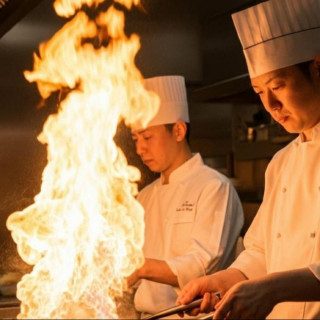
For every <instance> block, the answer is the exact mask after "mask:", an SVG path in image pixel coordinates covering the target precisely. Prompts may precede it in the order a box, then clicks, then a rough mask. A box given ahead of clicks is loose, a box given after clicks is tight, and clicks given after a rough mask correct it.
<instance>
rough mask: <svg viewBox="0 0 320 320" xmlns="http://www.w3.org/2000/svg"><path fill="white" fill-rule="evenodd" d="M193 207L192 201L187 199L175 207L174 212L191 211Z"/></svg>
mask: <svg viewBox="0 0 320 320" xmlns="http://www.w3.org/2000/svg"><path fill="white" fill-rule="evenodd" d="M193 208H194V202H193V203H190V202H189V201H188V200H186V201H184V202H183V203H182V204H181V205H180V206H179V207H177V208H176V212H182V211H192V210H193Z"/></svg>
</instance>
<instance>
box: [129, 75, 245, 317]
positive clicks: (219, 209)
mask: <svg viewBox="0 0 320 320" xmlns="http://www.w3.org/2000/svg"><path fill="white" fill-rule="evenodd" d="M145 86H146V88H147V89H148V90H150V91H154V92H155V93H156V94H157V95H158V96H159V98H160V108H159V111H158V113H157V114H156V116H155V117H154V118H153V119H152V120H151V121H150V122H149V124H148V126H147V127H146V128H139V127H134V128H133V130H132V138H133V140H134V141H135V144H136V151H137V153H138V154H139V156H140V157H141V159H142V161H143V162H144V164H145V165H147V166H148V167H149V169H150V170H151V171H154V172H159V173H161V175H160V178H159V179H157V180H156V181H154V182H153V183H151V184H150V185H148V186H147V187H145V188H144V189H143V190H142V191H141V192H140V193H139V195H138V200H139V201H140V202H141V204H142V205H143V207H144V209H145V244H144V255H145V258H146V260H145V263H144V265H143V266H142V268H141V269H139V270H137V271H136V272H135V273H134V274H133V275H132V276H130V277H129V279H128V283H129V285H133V284H134V283H136V282H137V281H138V280H141V282H140V285H139V287H138V289H137V291H136V294H135V307H136V309H137V310H138V311H140V312H142V313H143V314H154V313H156V312H159V311H161V310H163V309H167V308H169V307H173V306H174V305H175V301H176V299H177V291H178V289H179V288H181V287H183V286H184V285H185V284H186V283H187V282H188V281H189V280H191V279H193V278H196V277H199V276H201V275H205V274H208V273H211V272H213V271H217V270H220V269H223V268H226V267H227V266H228V265H230V263H231V262H232V261H233V260H234V258H235V256H234V254H235V244H236V242H237V239H238V236H239V233H240V231H241V228H242V226H243V211H242V206H241V203H240V201H239V198H238V195H237V193H236V191H235V189H234V188H233V186H232V184H231V183H230V181H229V180H228V178H227V177H225V176H224V175H222V174H220V173H219V172H217V171H216V170H214V169H211V168H209V167H208V166H206V165H204V163H203V161H202V158H201V156H200V154H198V153H197V154H195V155H193V154H192V153H191V151H190V148H189V144H188V142H187V139H186V135H187V131H188V125H187V123H188V122H189V113H188V103H187V95H186V88H185V81H184V78H183V77H182V76H162V77H155V78H150V79H146V80H145Z"/></svg>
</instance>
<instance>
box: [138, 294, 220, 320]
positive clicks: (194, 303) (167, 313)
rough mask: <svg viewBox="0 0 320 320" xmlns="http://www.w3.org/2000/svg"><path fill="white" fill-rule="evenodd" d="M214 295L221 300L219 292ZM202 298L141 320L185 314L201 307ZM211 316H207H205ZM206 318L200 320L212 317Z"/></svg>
mask: <svg viewBox="0 0 320 320" xmlns="http://www.w3.org/2000/svg"><path fill="white" fill-rule="evenodd" d="M215 295H216V296H217V297H218V298H219V300H220V299H221V296H220V292H216V293H215ZM202 300H203V299H202V298H201V299H197V300H194V301H192V302H190V303H189V304H186V305H180V306H175V307H172V308H169V309H165V310H163V311H160V312H158V313H156V314H153V315H150V316H146V317H143V318H141V319H149V320H150V319H159V318H161V317H168V316H171V315H173V314H176V313H180V312H185V311H189V310H191V309H193V308H196V307H199V306H200V305H201V302H202ZM209 315H211V313H210V314H208V315H207V316H209ZM207 316H206V317H205V318H201V319H212V315H211V318H210V316H209V317H208V318H207Z"/></svg>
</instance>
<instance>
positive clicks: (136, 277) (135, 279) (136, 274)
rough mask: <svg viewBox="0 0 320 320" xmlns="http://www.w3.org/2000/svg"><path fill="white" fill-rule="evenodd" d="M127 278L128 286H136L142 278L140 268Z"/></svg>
mask: <svg viewBox="0 0 320 320" xmlns="http://www.w3.org/2000/svg"><path fill="white" fill-rule="evenodd" d="M126 280H127V285H128V288H131V287H132V286H134V285H135V284H136V283H137V282H138V281H139V280H140V276H139V269H137V270H135V271H134V272H133V273H132V274H131V275H130V276H129V277H127V279H126Z"/></svg>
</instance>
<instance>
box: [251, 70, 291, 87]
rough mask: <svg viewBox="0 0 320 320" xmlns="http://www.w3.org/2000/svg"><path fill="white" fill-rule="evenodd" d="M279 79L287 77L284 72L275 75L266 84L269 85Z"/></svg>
mask: <svg viewBox="0 0 320 320" xmlns="http://www.w3.org/2000/svg"><path fill="white" fill-rule="evenodd" d="M277 78H286V75H285V73H284V72H281V71H280V72H279V73H277V74H276V75H274V76H273V77H271V78H270V79H268V80H267V81H266V82H265V83H264V84H265V85H267V84H268V83H270V82H271V81H273V80H275V79H277ZM252 88H259V86H258V85H252Z"/></svg>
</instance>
